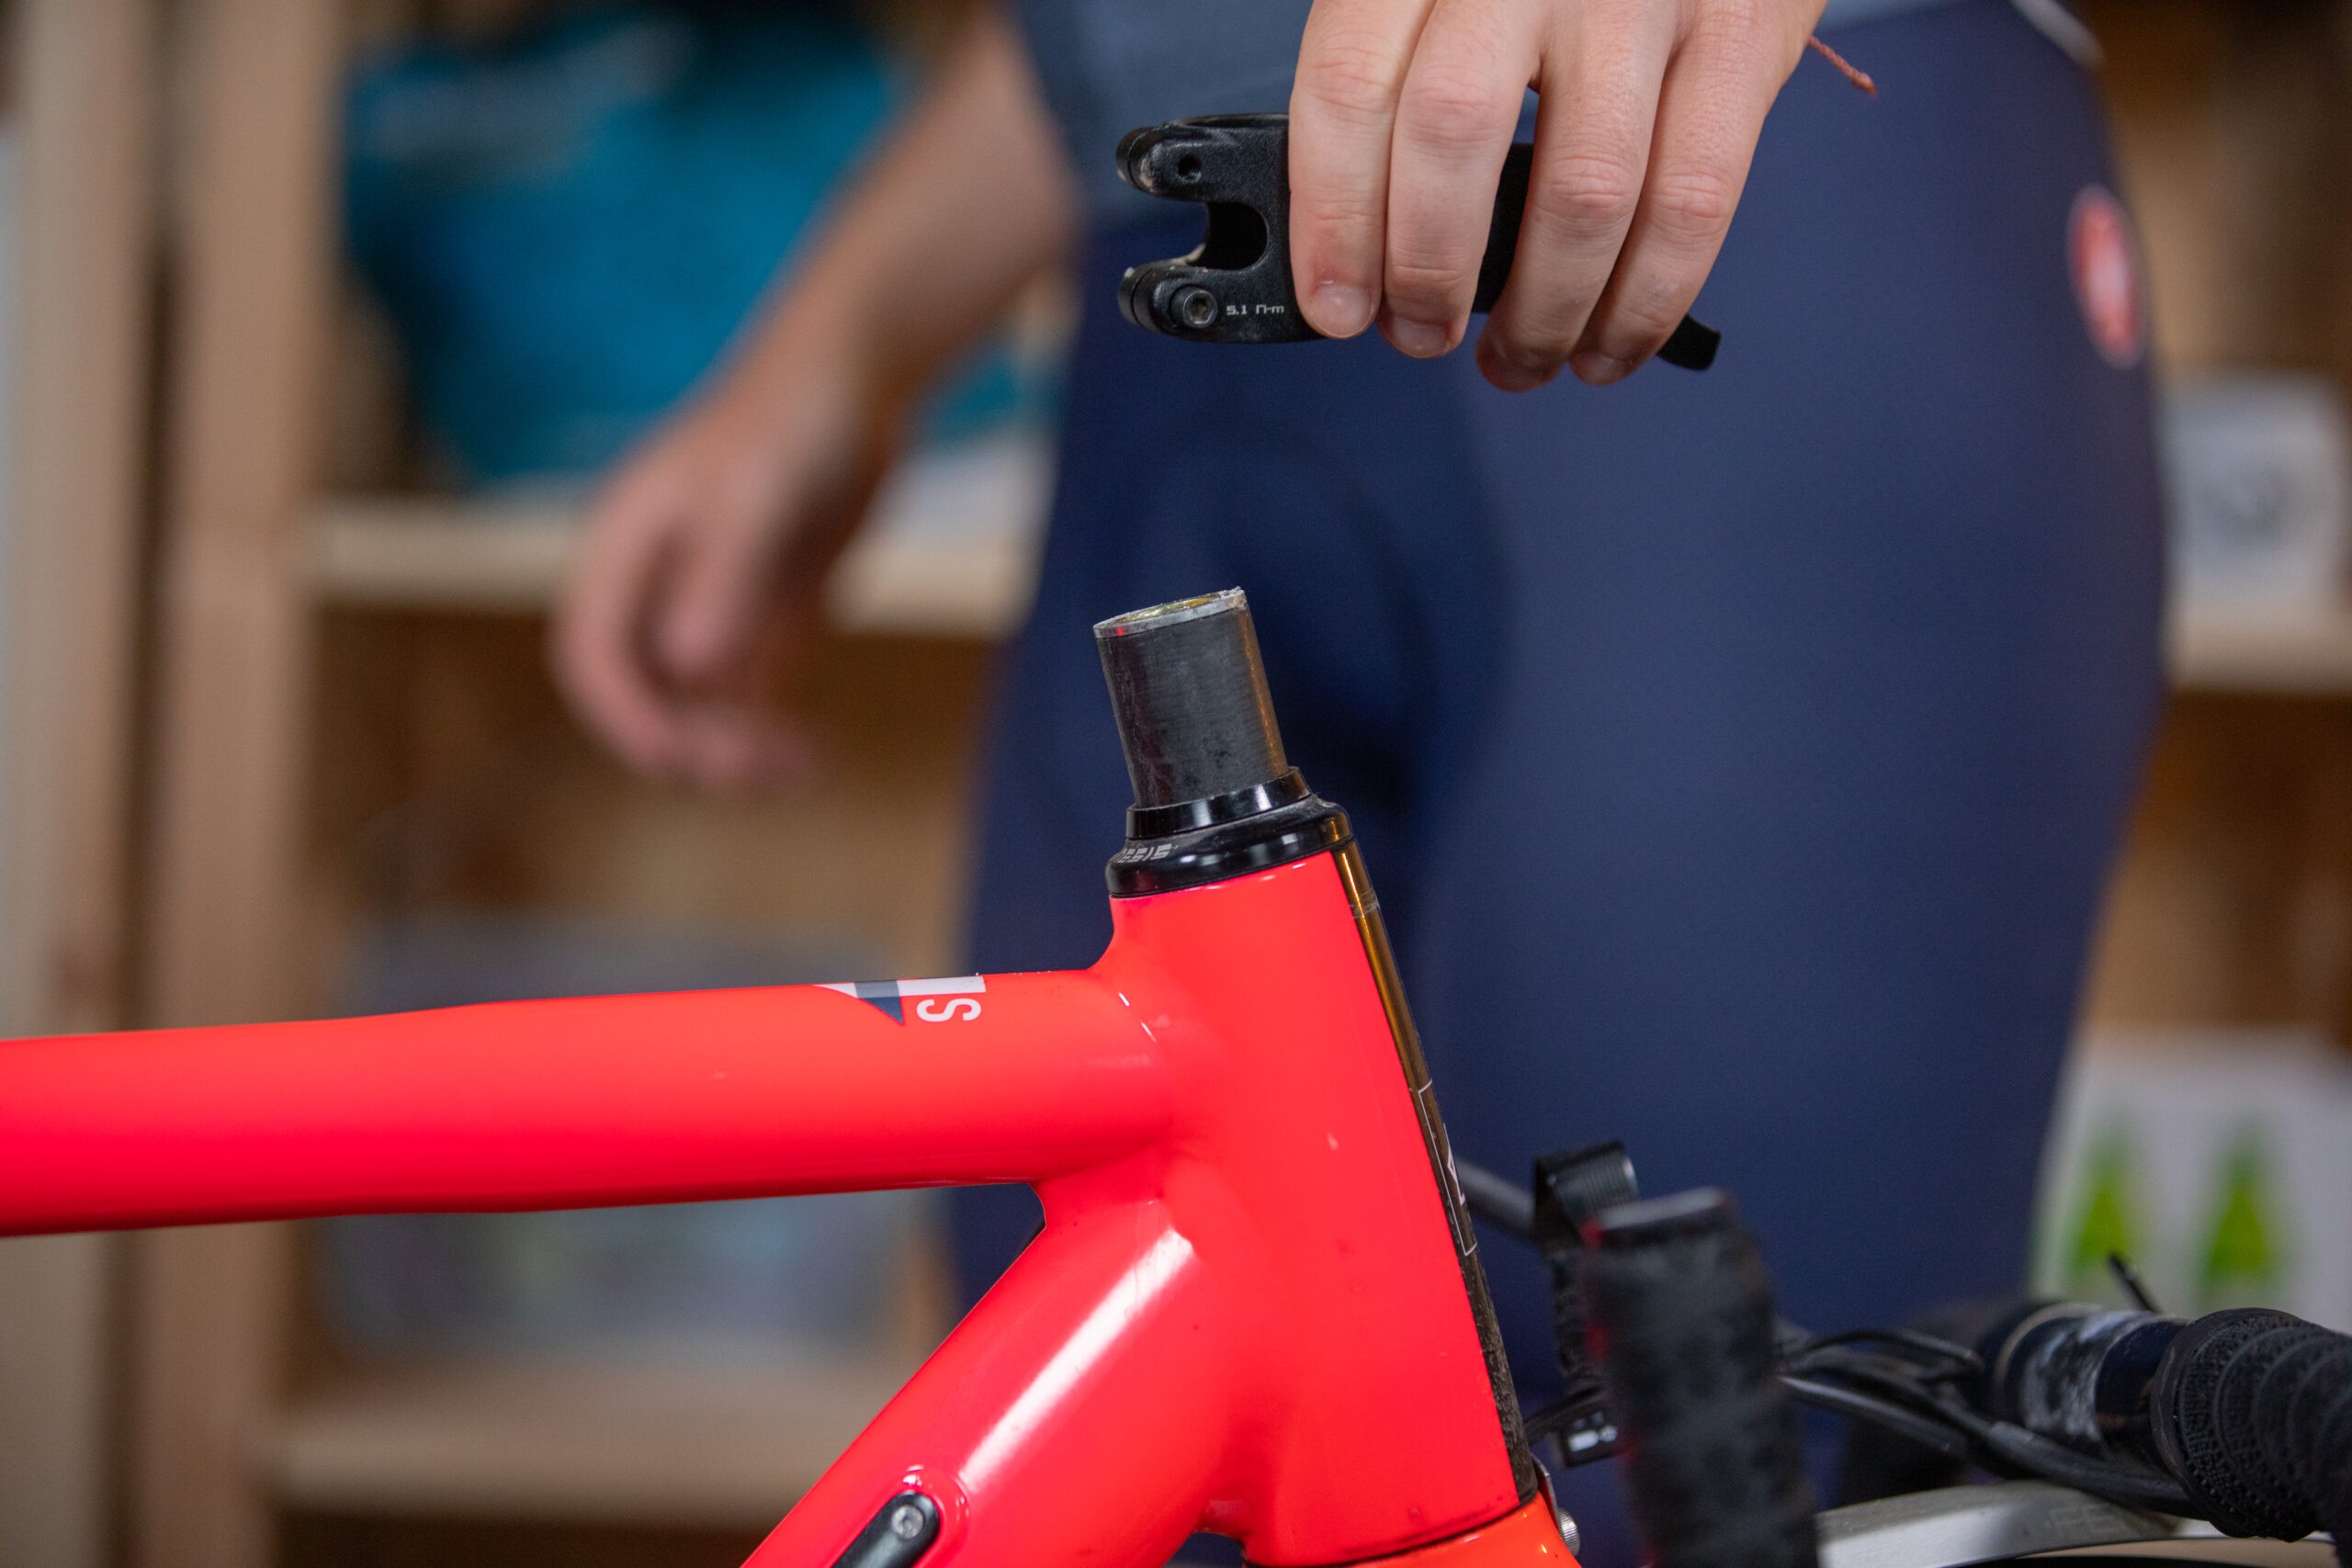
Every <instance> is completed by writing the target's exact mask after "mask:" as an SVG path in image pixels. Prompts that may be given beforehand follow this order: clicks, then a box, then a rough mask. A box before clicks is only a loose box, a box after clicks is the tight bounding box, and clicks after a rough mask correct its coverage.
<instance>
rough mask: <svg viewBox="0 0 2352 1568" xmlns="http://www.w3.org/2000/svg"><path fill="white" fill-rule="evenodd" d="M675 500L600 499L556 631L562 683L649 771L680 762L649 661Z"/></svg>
mask: <svg viewBox="0 0 2352 1568" xmlns="http://www.w3.org/2000/svg"><path fill="white" fill-rule="evenodd" d="M673 517H674V513H673V509H672V507H671V505H670V503H669V498H667V497H664V496H661V495H658V494H654V493H651V492H650V490H649V489H647V488H646V487H633V486H629V485H628V484H627V483H624V484H623V485H621V486H618V487H616V489H615V490H614V491H612V492H610V493H609V494H608V495H607V497H606V498H605V500H604V501H603V502H600V504H599V506H598V508H597V511H596V513H595V515H594V518H593V519H592V520H591V523H590V525H589V528H588V535H587V538H586V540H585V541H584V542H583V544H582V548H581V553H580V556H579V558H577V560H576V561H575V562H574V563H573V566H572V570H571V576H570V579H569V581H567V583H566V585H565V589H564V592H563V594H562V596H561V599H560V604H559V607H558V611H557V615H556V618H555V623H554V625H553V626H552V627H551V628H550V632H549V654H550V658H551V660H552V662H553V664H554V668H555V673H556V678H557V683H558V684H559V685H560V687H561V688H562V690H563V693H564V695H565V696H566V697H568V698H569V699H570V700H571V705H572V708H573V710H574V711H575V712H577V713H578V714H579V716H580V717H581V718H582V721H584V722H585V723H586V724H587V726H588V728H590V729H591V730H592V731H594V733H595V734H596V735H598V736H599V737H601V738H602V739H604V741H605V744H606V745H608V746H610V747H611V748H612V749H613V750H614V751H616V752H617V753H618V754H619V756H620V758H621V760H622V761H625V762H627V763H628V765H629V766H630V767H631V768H634V769H635V770H637V771H638V772H639V773H651V774H655V775H663V774H667V773H671V772H672V771H673V769H674V767H675V765H676V761H677V757H678V750H679V734H678V726H677V716H676V715H675V713H674V712H673V709H672V706H671V704H670V702H669V701H668V698H667V696H666V694H664V693H663V691H662V688H661V686H660V685H659V684H658V683H657V682H656V681H655V680H654V678H653V676H652V672H651V666H650V662H649V661H648V660H646V659H645V658H644V646H643V637H642V631H643V626H644V616H645V606H646V604H647V602H648V600H649V598H650V595H651V593H652V591H653V585H654V584H655V583H656V582H657V581H659V580H660V578H661V576H662V570H663V566H664V558H665V557H666V555H667V554H668V550H667V548H666V547H667V545H668V543H669V540H670V537H671V535H670V530H671V529H672V528H673V526H674V524H673Z"/></svg>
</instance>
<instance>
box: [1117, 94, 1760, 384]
mask: <svg viewBox="0 0 2352 1568" xmlns="http://www.w3.org/2000/svg"><path fill="white" fill-rule="evenodd" d="M1534 162H1535V150H1534V148H1532V147H1531V146H1529V145H1528V144H1527V143H1526V142H1524V141H1521V142H1516V143H1514V144H1513V145H1512V147H1511V149H1510V153H1509V155H1508V156H1506V157H1505V158H1504V160H1503V173H1502V181H1501V185H1500V186H1499V188H1498V190H1497V191H1496V194H1495V216H1494V223H1493V226H1492V227H1491V228H1490V229H1489V230H1488V231H1487V254H1486V257H1485V259H1484V260H1483V261H1481V262H1480V263H1479V265H1478V289H1477V293H1476V296H1474V297H1473V299H1471V302H1470V308H1471V309H1472V310H1493V309H1494V308H1495V302H1496V301H1497V300H1498V299H1501V298H1502V294H1503V286H1504V285H1505V284H1506V283H1508V282H1509V281H1510V264H1511V256H1512V254H1513V253H1514V252H1515V251H1516V250H1517V249H1518V246H1519V226H1520V220H1521V218H1522V217H1524V216H1525V214H1526V211H1527V179H1528V174H1529V171H1530V170H1532V168H1533V167H1534ZM1119 177H1120V178H1121V179H1123V180H1125V181H1126V182H1127V184H1129V185H1131V186H1134V187H1135V188H1136V189H1137V190H1139V191H1142V192H1143V193H1144V194H1145V195H1147V196H1157V197H1164V198H1166V199H1168V200H1170V201H1193V202H1198V203H1200V204H1201V205H1202V206H1203V207H1204V208H1206V209H1207V211H1208V228H1207V231H1205V232H1204V234H1203V235H1202V237H1201V243H1199V244H1198V245H1197V246H1195V247H1193V250H1192V251H1191V252H1190V253H1189V254H1185V255H1181V256H1171V257H1170V258H1169V259H1168V260H1166V261H1156V262H1146V263H1145V264H1144V265H1141V266H1135V267H1129V268H1128V269H1127V274H1126V276H1125V277H1124V278H1123V279H1121V280H1120V283H1119V310H1120V311H1121V313H1122V314H1124V315H1125V317H1126V318H1127V320H1129V321H1133V322H1134V323H1135V324H1136V325H1137V326H1139V327H1143V328H1145V329H1147V330H1148V331H1151V332H1155V333H1165V334H1167V335H1168V336H1170V337H1177V338H1189V339H1191V340H1193V342H1195V343H1305V342H1306V341H1308V340H1310V339H1313V338H1318V337H1321V336H1322V335H1323V334H1322V333H1318V332H1317V331H1316V330H1315V329H1314V328H1313V327H1311V326H1309V325H1307V322H1306V315H1305V314H1304V313H1303V312H1302V311H1301V310H1299V308H1298V294H1297V291H1296V289H1295V288H1294V287H1293V285H1292V282H1291V270H1290V117H1289V116H1288V115H1280V114H1227V115H1207V116H1204V117H1202V118H1198V119H1175V120H1170V121H1169V122H1168V123H1167V124H1165V125H1152V126H1146V127H1144V128H1143V129H1141V130H1131V131H1129V132H1127V134H1126V135H1125V136H1124V137H1122V138H1120V139H1119ZM1722 341H1723V334H1722V333H1718V332H1716V331H1715V330H1714V329H1713V327H1710V326H1704V325H1702V324H1701V323H1700V322H1698V321H1694V320H1692V319H1691V317H1689V316H1685V317H1683V318H1682V321H1681V322H1680V324H1679V325H1678V326H1677V327H1676V328H1675V329H1674V333H1673V335H1672V336H1670V337H1668V339H1667V340H1666V344H1665V346H1664V347H1662V348H1660V349H1659V350H1658V351H1657V357H1658V358H1659V359H1661V360H1663V361H1665V362H1666V363H1667V364H1668V365H1675V366H1679V367H1682V368H1683V369H1685V370H1704V369H1706V368H1707V367H1709V366H1710V365H1713V363H1714V362H1715V349H1716V347H1717V345H1718V344H1721V343H1722Z"/></svg>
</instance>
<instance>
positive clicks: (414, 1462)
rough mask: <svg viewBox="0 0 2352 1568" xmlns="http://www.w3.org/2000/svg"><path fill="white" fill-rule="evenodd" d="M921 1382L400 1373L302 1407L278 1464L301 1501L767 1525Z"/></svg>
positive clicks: (285, 1484)
mask: <svg viewBox="0 0 2352 1568" xmlns="http://www.w3.org/2000/svg"><path fill="white" fill-rule="evenodd" d="M913 1371H914V1367H913V1364H912V1363H910V1362H908V1361H905V1360H903V1359H888V1358H876V1359H866V1360H861V1359H808V1360H801V1361H763V1362H752V1363H748V1364H747V1363H745V1362H743V1361H740V1360H717V1359H715V1360H712V1361H709V1362H690V1361H681V1362H675V1363H665V1362H654V1363H639V1362H627V1361H621V1362H616V1361H609V1360H552V1359H550V1360H529V1359H515V1360H490V1361H481V1362H455V1363H447V1364H427V1365H419V1366H409V1367H400V1368H388V1369H382V1370H377V1371H369V1372H367V1373H364V1374H357V1375H354V1376H351V1377H349V1378H348V1379H347V1380H346V1381H343V1382H336V1383H334V1384H330V1385H328V1386H325V1387H322V1388H321V1389H319V1390H317V1391H315V1392H313V1393H310V1394H309V1395H307V1396H304V1397H300V1398H298V1399H296V1400H295V1401H294V1402H293V1403H292V1404H290V1405H289V1406H288V1408H287V1409H286V1410H285V1411H284V1412H283V1413H282V1415H281V1416H279V1418H278V1421H277V1425H276V1427H275V1429H274V1432H273V1435H272V1437H271V1438H270V1439H269V1442H268V1446H267V1449H266V1463H267V1465H268V1467H269V1470H270V1473H271V1480H272V1482H273V1483H274V1490H275V1491H276V1493H277V1496H278V1497H279V1499H280V1500H281V1501H283V1502H285V1503H287V1504H290V1505H292V1506H297V1507H308V1508H317V1509H321V1510H330V1511H341V1512H351V1513H373V1514H403V1515H414V1514H433V1515H441V1516H477V1517H486V1516H496V1517H537V1518H547V1519H564V1520H586V1521H626V1522H632V1523H662V1524H698V1525H709V1526H714V1527H737V1526H746V1527H752V1528H757V1527H762V1526H766V1525H771V1524H774V1523H775V1521H776V1520H777V1519H779V1518H781V1517H784V1513H785V1510H786V1508H788V1507H790V1506H791V1505H792V1503H793V1502H794V1500H795V1499H796V1498H797V1497H798V1496H799V1495H800V1494H801V1493H802V1492H804V1491H806V1490H807V1489H808V1488H809V1485H811V1484H812V1483H814V1482H815V1481H816V1480H817V1478H818V1477H819V1476H820V1474H822V1473H823V1472H824V1470H825V1468H826V1466H828V1465H830V1464H831V1462H832V1461H833V1460H834V1459H835V1458H836V1457H838V1456H839V1455H840V1453H841V1451H842V1450H843V1449H845V1448H847V1447H848V1446H849V1444H850V1441H851V1440H852V1439H853V1438H855V1437H856V1436H857V1434H858V1432H859V1430H860V1429H861V1428H863V1427H864V1426H865V1423H866V1422H867V1421H869V1420H871V1419H872V1418H873V1416H874V1415H875V1413H876V1411H878V1410H880V1409H881V1408H882V1406H883V1405H884V1404H886V1403H888V1400H889V1398H890V1396H891V1395H892V1394H893V1393H896V1392H897V1391H898V1389H899V1385H900V1384H901V1383H902V1382H905V1381H906V1379H907V1378H908V1377H910V1375H912V1372H913Z"/></svg>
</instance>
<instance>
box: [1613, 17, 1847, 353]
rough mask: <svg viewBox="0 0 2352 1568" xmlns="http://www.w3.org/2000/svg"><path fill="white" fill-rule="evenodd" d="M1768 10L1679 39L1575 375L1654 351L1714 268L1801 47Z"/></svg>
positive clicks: (1722, 20)
mask: <svg viewBox="0 0 2352 1568" xmlns="http://www.w3.org/2000/svg"><path fill="white" fill-rule="evenodd" d="M1786 30H1787V29H1786V28H1785V26H1783V25H1782V24H1781V23H1780V22H1779V21H1778V20H1777V19H1776V18H1775V17H1773V16H1772V15H1771V13H1770V7H1748V6H1726V7H1721V8H1718V9H1717V10H1715V11H1713V12H1712V13H1710V16H1709V18H1708V19H1707V20H1706V21H1705V22H1703V23H1702V26H1701V27H1700V28H1698V29H1697V30H1695V31H1693V33H1692V34H1691V37H1690V38H1689V39H1688V40H1686V42H1685V43H1684V45H1683V48H1682V51H1681V52H1680V53H1679V54H1678V55H1676V57H1675V59H1674V62H1673V64H1672V65H1671V66H1670V67H1668V71H1667V73H1666V81H1665V84H1664V86H1663V88H1662V89H1661V92H1660V95H1659V98H1658V114H1657V133H1656V135H1655V137H1654V138H1653V141H1652V145H1651V149H1650V160H1649V172H1648V175H1647V176H1646V178H1645V180H1644V182H1643V186H1642V199H1641V206H1640V208H1639V209H1638V210H1637V211H1636V212H1635V213H1634V221H1633V225H1632V227H1631V229H1630V231H1628V232H1627V234H1626V237H1625V247H1624V249H1623V252H1621V253H1620V254H1619V255H1618V258H1617V266H1616V269H1615V271H1614V273H1613V274H1612V275H1611V278H1610V280H1609V286H1608V288H1607V289H1606V290H1605V291H1604V292H1603V293H1602V295H1601V298H1600V304H1599V305H1598V306H1597V307H1596V308H1595V309H1594V310H1593V312H1592V317H1591V320H1590V321H1588V322H1587V323H1586V324H1585V330H1584V333H1583V335H1582V337H1581V338H1580V339H1579V340H1578V342H1577V346H1576V348H1575V350H1574V352H1573V353H1572V354H1571V355H1570V356H1569V361H1568V363H1569V366H1570V367H1571V368H1572V369H1574V370H1575V372H1576V374H1577V378H1578V379H1580V380H1582V381H1585V382H1588V383H1589V384H1590V385H1593V386H1597V387H1598V386H1607V385H1608V384H1609V383H1611V382H1612V381H1620V380H1623V378H1625V377H1627V376H1630V375H1632V374H1633V372H1634V370H1635V369H1636V368H1638V367H1640V366H1641V364H1642V363H1643V362H1644V361H1645V360H1646V359H1648V358H1649V357H1650V355H1653V354H1656V353H1657V350H1658V348H1659V346H1660V345H1661V344H1664V343H1665V342H1666V340H1667V337H1668V334H1669V333H1672V332H1673V331H1674V328H1675V325H1676V323H1677V322H1679V321H1681V320H1682V317H1683V314H1684V312H1686V311H1688V310H1690V309H1691V302H1692V301H1693V300H1694V299H1697V298H1698V295H1699V288H1700V285H1702V284H1703V283H1704V282H1705V281H1706V279H1707V274H1708V272H1709V270H1711V269H1712V268H1713V266H1714V265H1715V257H1716V254H1718V253H1719V252H1720V251H1721V250H1722V249H1723V243H1724V234H1725V233H1726V232H1728V231H1729V230H1730V228H1731V220H1732V213H1733V210H1734V209H1736V207H1737V206H1738V205H1739V195H1740V191H1741V189H1742V187H1743V186H1746V185H1747V170H1748V164H1749V162H1750V160H1751V158H1752V157H1753V155H1754V152H1755V148H1756V139H1757V137H1758V134H1760V133H1761V131H1762V130H1763V126H1764V117H1765V114H1766V112H1767V111H1769V110H1770V108H1771V107H1772V99H1773V97H1774V96H1775V95H1777V94H1778V93H1779V91H1780V87H1781V82H1783V81H1784V80H1786V78H1787V76H1788V73H1789V72H1790V71H1791V70H1792V69H1793V67H1794V65H1795V62H1796V57H1797V53H1798V51H1800V50H1802V49H1803V47H1804V41H1803V39H1802V37H1799V38H1798V39H1796V40H1795V41H1793V42H1790V41H1788V40H1787V39H1786V38H1785V37H1784V36H1783V35H1784V34H1785V32H1786Z"/></svg>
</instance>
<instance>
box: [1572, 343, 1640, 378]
mask: <svg viewBox="0 0 2352 1568" xmlns="http://www.w3.org/2000/svg"><path fill="white" fill-rule="evenodd" d="M1568 368H1569V369H1571V370H1574V371H1575V372H1576V373H1577V380H1579V381H1582V382H1583V383H1584V384H1585V385H1586V386H1588V387H1606V386H1609V385H1611V384H1612V383H1614V382H1618V381H1622V380H1623V379H1624V378H1626V377H1628V376H1631V375H1632V374H1633V373H1634V365H1633V362H1632V361H1631V360H1625V359H1611V358H1610V357H1609V355H1605V354H1602V353H1600V352H1599V351H1597V350H1594V349H1587V350H1585V351H1584V352H1583V353H1581V354H1574V355H1569V356H1568Z"/></svg>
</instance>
